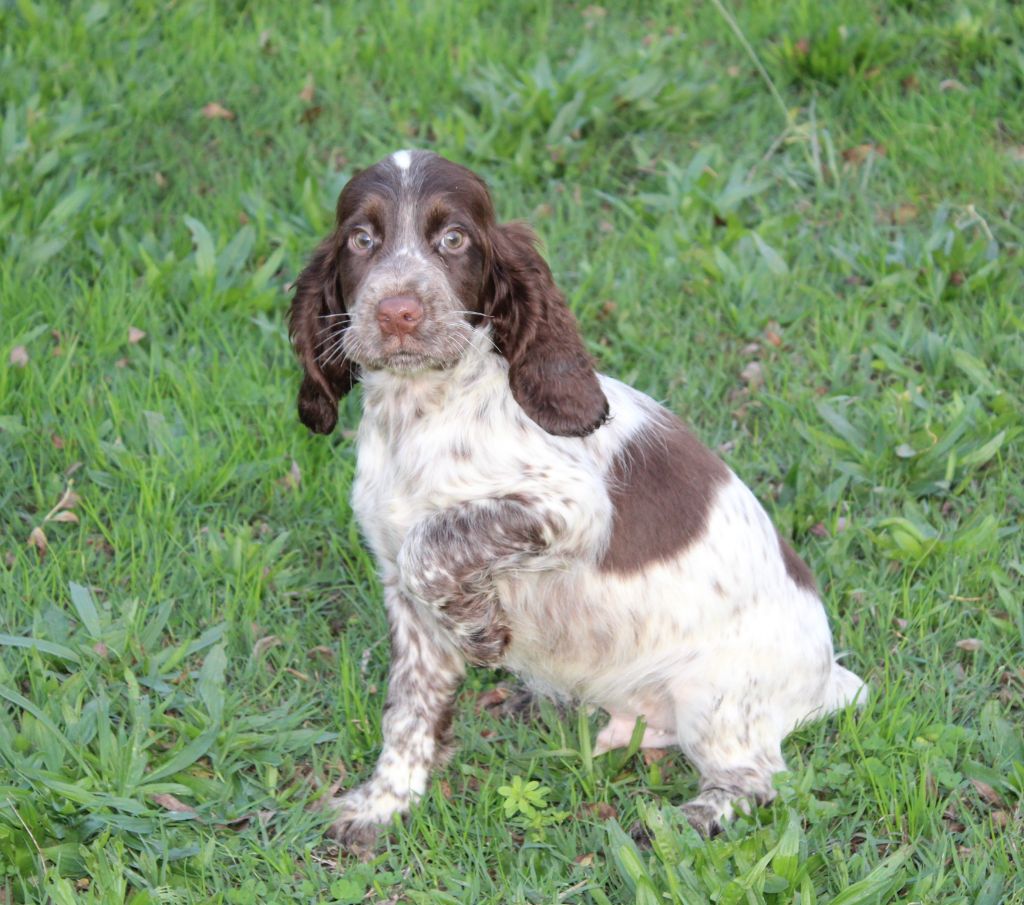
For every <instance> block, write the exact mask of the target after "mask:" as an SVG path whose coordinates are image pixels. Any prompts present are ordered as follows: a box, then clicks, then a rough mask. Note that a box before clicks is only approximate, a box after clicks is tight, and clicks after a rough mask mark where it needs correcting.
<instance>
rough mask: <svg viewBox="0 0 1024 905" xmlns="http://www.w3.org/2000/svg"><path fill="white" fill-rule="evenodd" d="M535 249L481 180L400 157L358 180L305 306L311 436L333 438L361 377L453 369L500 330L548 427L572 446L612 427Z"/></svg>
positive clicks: (308, 273)
mask: <svg viewBox="0 0 1024 905" xmlns="http://www.w3.org/2000/svg"><path fill="white" fill-rule="evenodd" d="M534 244H535V240H534V237H533V234H532V233H531V231H530V230H529V229H528V228H527V227H525V226H522V225H520V224H516V223H512V224H507V225H504V226H499V225H498V224H497V223H496V222H495V217H494V207H493V205H492V203H491V198H490V195H489V194H488V191H487V187H486V185H485V184H484V182H483V181H482V180H481V179H480V178H479V177H478V176H476V174H474V173H473V172H471V171H470V170H467V169H466V168H465V167H462V166H459V165H458V164H455V163H452V162H451V161H448V160H445V159H444V158H442V157H438V156H437V155H436V154H431V153H429V152H425V151H399V152H397V153H395V154H393V155H391V156H390V157H387V158H385V159H384V160H382V161H380V162H379V163H377V164H375V165H374V166H372V167H370V168H369V169H366V170H363V171H362V172H360V173H358V174H357V175H356V176H354V177H353V178H352V180H351V181H350V182H349V183H348V184H347V185H346V186H345V188H344V189H343V190H342V193H341V196H340V198H339V199H338V208H337V218H336V225H335V230H334V232H333V233H332V234H331V235H330V236H329V237H328V238H327V239H326V240H325V241H324V242H323V243H322V244H321V245H320V247H319V248H318V249H317V251H316V253H315V255H314V256H313V259H312V261H311V262H310V264H309V266H308V267H307V268H306V269H305V270H304V271H303V273H302V274H301V275H300V277H299V279H298V282H297V288H296V294H295V299H294V301H293V303H292V312H291V334H292V339H293V341H294V343H295V348H296V352H297V353H298V355H299V358H300V360H301V361H302V364H303V366H304V368H305V370H306V377H305V379H304V380H303V383H302V388H301V390H300V392H299V415H300V417H301V419H302V421H303V423H305V424H306V425H307V426H308V427H309V428H310V429H311V430H314V431H317V432H319V433H329V432H330V431H331V430H332V429H333V428H334V425H335V423H336V421H337V400H338V398H339V397H340V396H342V395H344V394H345V393H346V392H348V390H349V389H351V387H352V386H353V384H354V383H355V380H356V379H357V376H358V370H357V369H363V370H386V371H392V372H396V373H400V374H415V373H416V372H419V371H423V370H436V369H444V368H449V367H451V366H452V365H454V364H455V363H456V362H457V361H459V359H460V358H461V357H462V355H463V354H464V353H465V352H466V350H467V349H468V348H469V347H470V345H471V343H470V339H471V335H472V332H473V331H474V330H481V329H483V330H486V329H490V330H491V331H492V339H493V341H494V345H495V348H496V350H497V353H499V354H501V355H504V356H505V358H506V359H507V360H508V362H509V382H510V385H511V388H512V392H513V395H514V396H515V398H516V400H517V401H518V402H519V404H520V405H521V406H522V408H523V409H524V410H525V411H526V413H527V414H528V415H529V416H530V417H531V418H533V420H534V421H536V422H537V423H538V424H540V425H541V426H542V427H543V428H544V429H545V430H547V431H549V432H550V433H554V434H562V435H568V436H582V435H585V434H588V433H590V432H591V431H593V430H594V429H596V428H597V427H598V426H600V424H601V423H603V421H604V419H605V417H606V415H607V401H606V400H605V398H604V395H603V394H602V393H601V390H600V387H599V385H598V382H597V378H596V375H595V374H594V371H593V368H592V366H591V364H590V360H589V358H588V356H587V354H586V352H585V351H584V349H583V345H582V342H581V340H580V338H579V334H578V331H577V329H576V323H575V320H574V318H573V316H572V314H571V312H570V311H569V310H568V308H566V306H565V303H564V300H563V299H562V296H561V294H560V293H559V292H558V289H557V287H555V285H554V282H553V280H552V278H551V272H550V270H549V269H548V266H547V264H546V263H545V261H544V259H543V258H541V257H540V255H539V254H538V253H537V251H536V249H535V247H534Z"/></svg>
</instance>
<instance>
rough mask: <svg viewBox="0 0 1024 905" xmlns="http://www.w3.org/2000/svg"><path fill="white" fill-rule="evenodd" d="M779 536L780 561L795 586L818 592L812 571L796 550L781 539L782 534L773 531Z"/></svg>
mask: <svg viewBox="0 0 1024 905" xmlns="http://www.w3.org/2000/svg"><path fill="white" fill-rule="evenodd" d="M775 533H776V535H777V536H778V538H779V552H780V553H781V554H782V561H783V562H784V563H785V564H786V573H787V574H788V575H789V577H790V578H792V579H793V582H794V584H796V585H797V587H801V588H803V589H804V590H805V591H811V592H812V593H814V594H817V593H818V583H817V582H816V581H815V580H814V573H813V572H812V571H811V567H810V566H808V565H807V563H805V562H804V561H803V560H802V559H801V558H800V557H799V555H798V554H797V553H796V551H795V550H794V549H793V548H792V547H791V546H790V545H789V544H788V543H786V541H785V540H784V539H783V537H782V535H781V534H779V533H778V531H776V532H775Z"/></svg>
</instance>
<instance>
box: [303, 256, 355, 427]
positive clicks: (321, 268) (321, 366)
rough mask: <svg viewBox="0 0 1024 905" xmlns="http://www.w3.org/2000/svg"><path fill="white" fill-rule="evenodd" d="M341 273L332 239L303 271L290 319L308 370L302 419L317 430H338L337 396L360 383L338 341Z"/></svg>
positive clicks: (341, 317)
mask: <svg viewBox="0 0 1024 905" xmlns="http://www.w3.org/2000/svg"><path fill="white" fill-rule="evenodd" d="M338 276H339V275H338V262H337V249H336V246H335V243H334V242H333V240H331V239H328V240H327V241H325V242H323V243H322V244H321V245H320V247H319V248H318V249H317V250H316V252H314V254H313V257H312V259H311V260H310V262H309V264H308V265H307V266H306V269H305V270H303V271H302V273H301V274H300V275H299V278H298V280H297V281H296V283H295V297H294V298H293V299H292V309H291V314H290V316H289V319H288V332H289V333H290V334H291V338H292V343H293V345H294V346H295V354H296V355H298V357H299V361H300V362H301V363H302V367H303V369H304V371H305V375H304V376H303V378H302V386H301V387H300V388H299V418H300V420H301V421H302V423H303V424H305V425H306V427H308V428H309V429H310V430H311V431H313V432H315V433H318V434H329V433H330V432H331V431H332V430H334V425H335V424H337V423H338V400H339V399H340V398H341V397H342V396H344V395H345V394H346V393H347V392H348V391H349V390H351V389H352V387H353V386H354V384H355V382H356V372H355V368H354V367H353V366H352V363H351V362H350V361H349V360H348V359H347V358H346V357H345V356H344V355H342V353H341V348H340V346H338V347H335V345H334V343H335V342H337V341H338V340H339V339H340V333H341V331H342V330H343V329H344V328H345V327H346V326H347V323H346V318H345V317H344V314H345V304H344V301H343V300H342V297H341V288H340V285H339V282H338ZM330 315H335V316H330Z"/></svg>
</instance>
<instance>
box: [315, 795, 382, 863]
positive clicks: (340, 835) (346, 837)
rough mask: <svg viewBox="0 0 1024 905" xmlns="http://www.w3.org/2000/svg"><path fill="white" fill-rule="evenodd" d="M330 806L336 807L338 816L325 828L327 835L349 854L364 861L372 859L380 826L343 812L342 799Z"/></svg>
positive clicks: (337, 799)
mask: <svg viewBox="0 0 1024 905" xmlns="http://www.w3.org/2000/svg"><path fill="white" fill-rule="evenodd" d="M332 805H335V806H336V810H337V814H338V816H337V817H336V818H335V820H334V822H333V823H332V824H331V825H330V826H329V827H328V828H327V835H328V836H330V837H331V838H332V839H333V840H334V841H335V842H337V843H338V845H340V846H341V848H342V849H344V850H345V851H347V852H349V853H350V854H353V855H356V856H357V857H359V858H361V859H362V860H364V861H366V860H368V859H370V858H372V857H373V855H374V850H375V848H376V846H377V836H378V835H379V833H380V830H381V826H380V824H378V823H376V822H375V821H372V820H367V819H366V818H364V817H360V816H359V815H358V814H355V813H353V812H350V811H347V810H345V807H344V799H343V798H336V799H335V800H334V802H332Z"/></svg>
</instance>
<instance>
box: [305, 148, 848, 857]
mask: <svg viewBox="0 0 1024 905" xmlns="http://www.w3.org/2000/svg"><path fill="white" fill-rule="evenodd" d="M289 328H290V329H289V332H290V335H291V337H292V342H293V345H294V348H295V350H296V353H297V356H298V358H299V361H300V362H301V364H302V368H303V370H304V376H303V379H302V383H301V387H300V389H299V398H298V409H299V417H300V419H301V420H302V422H303V423H304V424H305V425H306V426H307V427H308V428H309V429H311V430H312V431H314V432H317V433H324V434H326V433H329V432H330V431H331V430H333V428H334V426H335V424H336V422H337V417H338V400H339V399H340V398H341V397H342V396H344V395H345V394H346V393H347V392H349V390H351V389H352V387H353V386H354V385H355V383H356V382H357V381H361V382H362V386H363V416H362V420H361V422H360V426H359V432H358V441H357V448H358V457H357V467H356V476H355V480H354V483H353V488H352V503H353V510H354V512H355V514H356V518H357V520H358V522H359V526H360V528H361V529H362V533H363V536H364V537H365V539H366V542H367V544H368V545H369V547H370V549H371V550H372V552H373V554H374V557H375V558H376V562H377V564H378V567H379V571H380V579H381V583H382V585H383V588H384V598H385V605H386V608H387V614H388V623H389V626H390V640H391V664H390V672H389V677H388V692H387V701H386V705H385V708H384V716H383V750H382V752H381V754H380V758H379V760H378V762H377V764H376V767H375V769H374V771H373V775H372V776H371V777H370V778H369V780H367V781H366V782H365V783H364V784H363V785H361V786H359V787H357V788H355V789H354V790H351V791H349V792H347V793H345V794H344V795H342V796H340V797H338V798H336V799H332V800H331V803H330V806H331V808H332V809H333V814H334V822H333V824H332V827H331V833H332V835H333V836H334V837H335V838H337V839H338V840H339V842H340V843H342V845H344V846H347V847H349V848H352V849H356V850H360V849H363V850H365V849H367V848H369V847H372V845H373V842H374V840H375V837H376V834H377V832H378V830H379V828H380V827H382V826H385V825H387V824H388V823H389V822H390V821H391V820H392V818H393V817H394V815H395V814H404V813H406V812H407V811H408V809H409V808H410V806H411V805H412V804H413V803H414V802H415V801H416V799H417V798H419V797H420V796H422V795H423V793H424V792H425V790H426V788H427V783H428V777H429V775H430V771H431V769H432V768H434V767H436V766H438V765H439V764H441V763H443V762H444V761H445V760H446V758H447V757H448V756H449V755H450V752H451V748H452V732H451V724H452V715H453V708H454V704H455V696H456V692H457V689H458V688H459V684H460V681H461V680H462V678H463V675H464V672H465V669H466V664H475V665H478V666H486V667H501V668H504V669H507V670H510V671H511V672H513V673H515V674H517V675H519V676H520V677H522V678H523V679H524V680H525V681H526V682H527V683H528V685H529V686H530V687H531V688H533V689H536V690H537V691H538V692H541V693H545V694H550V695H553V696H556V697H557V698H560V699H563V700H565V699H571V700H573V701H576V702H579V703H580V704H582V705H587V706H596V707H600V708H603V709H604V710H605V711H607V712H608V714H609V716H610V719H609V722H608V724H607V725H606V726H605V727H604V729H603V730H602V731H601V733H600V734H599V736H598V738H597V742H596V751H597V752H598V753H601V752H604V751H608V750H611V749H614V748H617V747H623V746H626V745H628V744H629V742H630V739H631V736H632V733H633V731H634V726H635V724H636V721H637V720H638V719H640V718H642V719H643V721H644V724H645V727H646V728H645V729H644V732H643V738H642V745H643V746H645V747H659V748H661V747H666V746H670V745H677V746H679V748H681V749H682V751H683V752H684V754H685V755H686V757H687V758H688V759H689V760H690V762H691V763H692V764H693V765H694V766H695V767H696V769H697V771H698V773H699V775H700V781H699V789H698V793H697V795H696V797H694V798H693V799H692V800H691V801H689V802H687V803H685V804H684V805H683V806H682V808H683V812H684V814H685V816H686V818H687V819H688V820H689V822H690V823H691V824H692V825H693V826H694V827H695V828H697V830H698V831H699V832H701V833H703V834H705V835H711V834H713V833H715V832H717V831H719V830H720V828H721V827H722V825H723V822H724V821H726V820H728V819H729V817H730V816H731V815H732V814H733V813H734V809H735V808H737V807H742V808H748V807H749V806H750V803H755V804H764V803H766V802H768V801H770V800H771V798H772V797H773V795H774V790H773V787H772V776H773V774H775V773H776V772H779V771H781V770H784V769H785V767H786V765H785V762H784V760H783V756H782V751H781V744H782V741H783V739H784V738H785V737H786V735H788V734H789V732H790V731H791V730H793V728H794V727H796V726H797V725H798V724H801V723H803V722H805V721H808V720H811V719H814V718H816V717H819V716H823V715H825V714H827V713H829V712H831V711H834V710H836V709H838V708H841V707H844V706H845V705H847V704H849V703H851V702H854V701H855V700H862V699H863V696H864V693H865V686H864V683H863V682H862V681H861V679H859V678H858V677H857V676H856V675H854V674H853V673H852V672H850V671H849V670H847V669H845V668H844V667H842V666H841V665H839V663H838V662H837V661H836V657H835V653H834V651H833V645H832V638H831V633H830V630H829V625H828V621H827V618H826V615H825V611H824V608H823V606H822V603H821V599H820V597H819V595H818V592H817V589H816V585H815V580H814V577H813V575H812V574H811V571H810V569H809V568H808V567H807V565H806V564H805V563H804V562H803V560H801V559H800V557H799V556H797V554H796V553H795V552H794V551H793V549H792V548H791V547H790V546H789V544H788V543H786V541H785V540H784V539H783V538H782V537H780V535H779V534H778V532H777V531H776V530H775V528H774V527H773V526H772V523H771V521H770V520H769V518H768V516H767V515H766V513H765V511H764V510H763V509H762V507H761V506H760V504H759V503H758V502H757V500H756V499H755V498H754V496H753V494H752V493H751V491H750V490H749V489H748V488H747V487H746V486H745V485H744V484H743V483H742V482H741V481H740V480H739V478H737V477H736V475H735V474H734V473H733V472H732V471H731V470H730V469H729V468H728V467H727V466H726V465H725V464H724V463H723V462H722V461H721V460H720V459H718V458H717V457H716V456H715V455H714V454H713V453H711V452H710V451H709V450H708V449H706V448H705V447H704V446H703V445H701V443H700V442H699V441H698V440H697V439H695V437H694V436H693V435H692V434H691V433H690V432H689V431H688V430H687V428H686V427H684V425H683V424H682V422H681V421H680V420H679V419H678V418H676V417H675V416H674V415H673V414H671V413H670V412H668V411H667V410H666V409H664V408H662V407H661V406H660V405H658V404H657V403H656V402H654V401H653V400H652V399H650V398H649V397H648V396H646V395H644V394H643V393H640V392H638V391H637V390H635V389H632V388H631V387H629V386H626V385H624V384H622V383H620V382H619V381H617V380H614V379H612V378H610V377H606V376H603V375H599V374H598V373H596V372H595V369H594V366H593V363H592V361H591V359H590V357H589V356H588V354H587V352H586V350H585V348H584V346H583V343H582V340H581V338H580V334H579V330H578V328H577V324H576V321H575V318H574V317H573V315H572V313H571V312H570V310H569V308H568V307H567V305H566V304H565V300H564V298H563V296H562V294H561V292H559V290H558V288H557V287H556V285H555V283H554V280H553V279H552V275H551V271H550V269H549V268H548V265H547V263H546V262H545V261H544V259H543V257H542V256H541V255H540V254H539V253H538V251H537V248H536V239H535V237H534V234H533V233H532V231H531V230H530V229H529V228H528V227H527V226H525V225H523V224H521V223H517V222H511V223H506V224H499V223H498V222H496V219H495V213H494V207H493V204H492V201H491V197H490V194H489V192H488V189H487V187H486V185H485V184H484V182H483V181H482V180H481V179H480V177H478V176H477V175H475V174H474V173H473V172H472V171H470V170H468V169H466V168H464V167H462V166H459V165H458V164H456V163H453V162H451V161H449V160H446V159H444V158H442V157H440V156H438V155H436V154H433V153H430V152H426V151H420V150H415V151H398V152H396V153H394V154H392V155H391V156H389V157H387V158H385V159H384V160H381V161H380V162H378V163H376V164H374V165H373V166H371V167H369V168H368V169H365V170H363V171H361V172H359V173H358V174H356V175H355V176H354V177H353V178H352V179H351V181H349V182H348V184H347V185H346V186H345V187H344V189H343V190H342V192H341V195H340V197H339V199H338V206H337V218H336V225H335V228H334V231H333V232H332V233H331V235H330V236H329V237H328V238H327V239H326V240H325V241H324V242H322V243H321V244H320V246H319V247H318V248H317V250H316V251H315V253H314V254H313V256H312V259H311V261H310V263H309V264H308V266H307V267H306V268H305V269H304V270H303V271H302V273H301V275H300V276H299V278H298V280H297V282H296V289H295V295H294V299H293V302H292V307H291V313H290V319H289Z"/></svg>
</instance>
